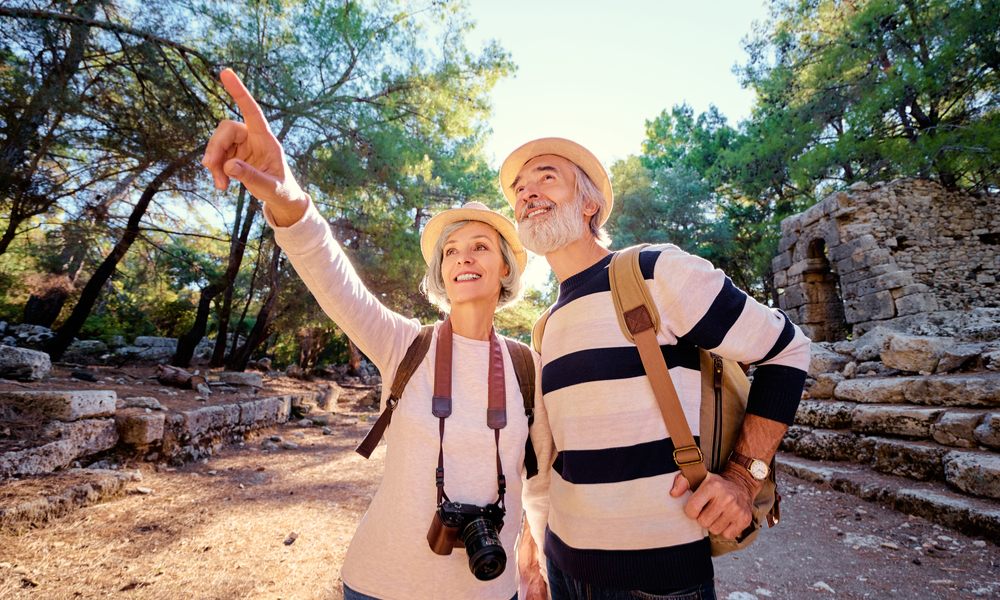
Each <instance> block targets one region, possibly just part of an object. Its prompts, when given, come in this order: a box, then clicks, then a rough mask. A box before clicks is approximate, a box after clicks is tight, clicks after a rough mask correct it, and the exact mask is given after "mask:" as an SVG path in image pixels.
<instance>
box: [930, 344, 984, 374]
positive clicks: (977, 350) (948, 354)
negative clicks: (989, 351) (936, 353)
mask: <svg viewBox="0 0 1000 600" xmlns="http://www.w3.org/2000/svg"><path fill="white" fill-rule="evenodd" d="M985 348H986V345H985V344H958V345H957V346H953V347H951V348H949V349H947V350H945V351H944V354H942V355H941V360H939V361H938V365H937V369H935V370H934V372H935V373H949V372H951V371H957V370H959V369H962V368H968V367H969V366H971V364H972V363H974V362H975V361H976V359H978V358H979V356H980V355H981V354H982V353H983V351H984V350H985Z"/></svg>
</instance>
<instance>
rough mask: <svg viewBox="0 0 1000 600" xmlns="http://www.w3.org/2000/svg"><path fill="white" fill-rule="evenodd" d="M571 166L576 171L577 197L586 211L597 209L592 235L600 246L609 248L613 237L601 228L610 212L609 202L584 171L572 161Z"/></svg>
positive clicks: (592, 221) (593, 218) (593, 220)
mask: <svg viewBox="0 0 1000 600" xmlns="http://www.w3.org/2000/svg"><path fill="white" fill-rule="evenodd" d="M570 164H571V165H573V168H574V169H575V170H576V197H577V198H580V199H581V200H582V201H583V207H584V209H586V208H593V207H596V208H597V212H595V213H594V214H593V215H591V216H590V235H591V236H593V238H594V240H596V241H597V244H598V245H600V246H603V247H605V248H607V247H608V246H609V245H611V237H610V236H608V231H607V230H606V229H604V227H601V224H602V223H603V221H604V219H603V217H604V215H605V214H607V212H608V201H607V199H605V198H604V194H602V193H601V190H599V189H597V186H596V185H594V182H593V181H591V179H590V176H588V175H587V174H586V173H585V172H584V171H583V169H581V168H580V167H578V166H577V165H576V163H574V162H572V161H570Z"/></svg>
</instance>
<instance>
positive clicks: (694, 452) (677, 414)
mask: <svg viewBox="0 0 1000 600" xmlns="http://www.w3.org/2000/svg"><path fill="white" fill-rule="evenodd" d="M645 246H646V245H645V244H643V245H639V246H632V247H631V248H626V249H625V250H622V251H620V252H617V253H616V254H615V256H614V257H613V258H612V259H611V266H610V267H609V277H610V279H611V297H612V300H613V301H614V303H615V310H616V312H617V314H618V324H619V326H620V327H621V330H622V333H623V334H624V335H625V337H626V339H628V340H629V341H630V342H632V343H634V344H635V345H636V347H637V348H638V349H639V355H640V357H641V358H642V364H643V367H644V368H645V370H646V376H647V377H648V378H649V382H650V385H651V386H652V388H653V393H654V394H655V396H656V401H657V404H658V405H659V407H660V413H661V414H662V416H663V422H664V424H665V425H666V427H667V433H668V434H669V435H670V437H671V439H672V440H673V441H674V447H675V448H676V450H675V451H674V456H673V460H674V462H676V463H677V466H678V467H679V468H680V470H681V472H682V473H683V474H684V476H685V477H686V478H687V480H688V481H689V482H690V483H691V489H692V490H694V489H697V488H698V485H700V484H701V482H702V481H703V480H704V479H705V476H706V475H707V473H708V471H711V472H713V473H718V472H720V471H721V470H722V467H724V466H725V463H726V461H727V460H728V459H729V455H730V454H732V452H733V448H734V447H735V445H736V438H737V437H739V433H740V429H741V427H742V426H743V416H744V414H745V413H746V406H747V395H748V393H749V391H750V382H749V381H748V380H747V377H746V374H745V372H744V369H743V368H742V365H740V364H739V363H737V362H735V361H731V360H728V359H724V358H722V357H720V356H717V355H715V354H712V353H711V352H708V351H707V350H703V349H701V348H699V349H698V353H699V355H700V357H701V426H700V431H701V438H700V447H699V446H696V445H695V443H694V436H692V435H691V428H690V427H688V424H687V419H685V418H684V412H683V410H682V409H681V404H680V400H679V399H678V398H677V391H676V390H675V389H674V385H673V382H672V381H671V379H670V373H669V371H668V370H667V365H666V362H665V361H664V359H663V354H662V353H661V351H660V346H659V344H658V343H657V341H656V332H657V331H659V329H660V313H659V311H657V309H656V303H655V302H653V298H652V295H651V294H650V293H649V287H648V286H647V285H646V280H645V279H644V278H643V276H642V271H641V270H640V268H639V253H640V252H641V251H642V249H643V248H644V247H645ZM548 316H549V313H548V311H545V312H544V313H542V316H541V317H539V319H538V321H536V322H535V326H534V328H532V331H531V343H532V346H533V347H534V349H535V351H536V352H540V351H541V346H542V335H543V333H544V331H545V322H546V321H547V320H548ZM706 460H707V461H708V466H707V467H706V464H705V461H706ZM780 501H781V497H780V495H778V493H777V489H776V487H775V479H774V461H773V460H772V461H771V473H770V475H769V476H768V478H767V480H766V481H764V487H763V488H761V490H760V492H759V493H758V494H757V497H756V498H755V499H754V507H753V515H752V519H751V521H750V525H749V526H748V527H747V528H746V529H745V530H744V531H743V533H741V534H740V535H739V537H737V539H735V540H729V539H726V538H724V537H722V536H718V535H715V534H711V535H710V537H711V544H712V556H722V555H723V554H726V553H729V552H732V551H734V550H742V549H743V548H746V547H747V546H749V545H750V544H751V543H753V541H754V540H755V539H757V535H758V533H760V529H761V527H762V526H763V524H764V522H767V524H768V525H769V526H771V527H773V526H774V525H776V524H777V523H778V519H779V518H780V514H781V511H780V508H779V503H780Z"/></svg>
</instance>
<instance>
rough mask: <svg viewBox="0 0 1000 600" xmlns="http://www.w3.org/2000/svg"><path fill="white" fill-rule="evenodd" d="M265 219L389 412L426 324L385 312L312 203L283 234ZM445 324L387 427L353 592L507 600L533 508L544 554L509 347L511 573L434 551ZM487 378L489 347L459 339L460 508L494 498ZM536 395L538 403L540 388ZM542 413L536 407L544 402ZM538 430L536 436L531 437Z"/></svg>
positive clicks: (454, 436) (449, 472) (401, 599)
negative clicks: (367, 363) (528, 485)
mask: <svg viewBox="0 0 1000 600" xmlns="http://www.w3.org/2000/svg"><path fill="white" fill-rule="evenodd" d="M264 214H265V218H266V219H267V222H268V224H270V225H271V227H272V228H274V231H275V240H276V241H277V243H278V244H279V245H280V246H281V248H282V250H284V251H285V254H286V255H287V256H288V258H289V260H290V261H291V263H292V265H293V266H294V267H295V270H296V271H297V272H298V274H299V275H300V276H301V277H302V280H303V281H304V282H305V284H306V286H308V288H309V290H310V291H311V292H312V293H313V295H314V296H315V298H316V300H317V301H318V302H319V304H320V306H321V307H322V308H323V310H324V311H325V312H326V313H327V315H329V316H330V318H331V319H333V321H334V322H335V323H337V325H338V326H339V327H340V328H341V329H342V330H343V331H344V332H345V333H346V334H347V336H348V337H349V338H350V339H351V340H352V341H353V342H354V343H355V344H356V345H357V346H358V348H360V349H361V350H362V351H363V352H364V353H365V355H366V356H367V357H368V358H369V359H370V360H372V362H373V363H374V364H375V365H376V366H377V367H378V369H379V372H380V373H381V374H382V376H383V380H384V382H385V384H384V385H383V386H382V407H383V409H384V407H385V405H386V398H388V396H389V390H390V385H389V382H391V381H392V380H393V378H394V377H395V375H396V368H397V367H398V365H399V363H400V361H402V359H403V355H404V354H405V353H406V350H407V348H408V347H409V346H410V343H411V342H412V341H413V340H414V339H415V338H416V337H417V334H418V332H419V330H420V323H419V322H418V321H417V320H416V319H407V318H405V317H403V316H402V315H399V314H397V313H394V312H392V311H391V310H389V309H387V308H386V307H385V306H383V305H382V304H381V303H380V302H379V301H378V299H377V298H375V296H373V295H372V294H371V293H370V292H369V291H368V290H367V289H366V288H365V286H364V284H363V283H362V282H361V280H360V279H359V278H358V276H357V274H356V273H355V271H354V268H353V267H352V266H351V264H350V262H349V261H348V260H347V257H346V256H345V255H344V253H343V251H342V250H341V248H340V245H339V244H338V243H337V242H336V241H335V240H334V239H333V236H332V234H331V232H330V228H329V226H328V224H327V223H326V221H325V220H324V219H323V218H322V216H321V215H320V214H319V212H318V211H317V210H316V208H315V206H313V205H312V204H311V203H310V207H309V209H308V211H307V212H306V214H305V215H304V216H303V217H302V219H301V220H299V221H298V222H297V223H295V224H293V225H291V226H289V227H277V226H276V225H275V224H274V221H273V219H272V218H271V216H270V213H269V212H268V211H267V210H266V209H265V211H264ZM439 327H440V323H438V324H437V325H436V326H435V332H434V337H433V339H432V343H431V347H430V350H428V352H427V356H426V357H425V358H424V360H423V362H422V363H421V364H420V366H419V367H418V368H417V370H416V371H415V372H414V374H413V376H412V378H411V379H410V381H409V383H408V384H407V386H406V390H405V391H404V392H403V395H402V397H401V398H400V402H399V405H398V407H397V408H396V411H395V414H394V415H393V417H392V423H391V425H390V426H389V428H388V429H387V430H386V435H385V439H386V458H385V474H384V476H383V479H382V484H381V486H380V487H379V489H378V492H377V493H376V494H375V497H374V498H373V500H372V503H371V505H370V506H369V508H368V512H367V513H366V514H365V516H364V518H363V519H362V520H361V524H360V525H359V526H358V530H357V532H356V533H355V535H354V538H353V539H352V540H351V544H350V547H349V548H348V550H347V555H346V557H345V559H344V566H343V569H342V570H341V577H342V579H343V581H344V583H346V584H347V585H348V586H349V587H351V588H352V589H354V590H355V591H358V592H361V593H362V594H366V595H369V596H374V597H376V598H380V599H382V600H411V599H415V598H420V599H423V598H426V599H442V600H444V599H449V600H450V599H452V598H478V599H483V600H509V599H510V598H511V597H512V596H513V595H514V593H515V592H516V591H517V587H518V577H517V545H518V541H519V538H518V532H519V529H520V520H521V514H522V508H523V507H525V506H526V507H527V508H528V518H529V522H530V524H531V526H532V534H533V535H532V537H534V538H535V539H536V541H537V542H538V544H539V547H540V548H541V542H542V536H543V535H544V531H545V519H546V516H547V514H548V498H547V495H544V494H543V495H540V496H539V497H538V498H535V499H533V500H532V501H530V502H528V503H527V504H526V505H522V501H521V491H522V487H523V486H522V477H523V476H524V475H523V474H524V446H525V440H526V438H527V436H528V424H527V419H526V418H525V416H524V409H523V401H522V398H521V392H520V388H519V386H518V384H517V379H516V376H515V373H514V368H513V366H512V363H511V359H510V356H509V355H508V353H507V348H506V345H505V344H501V348H502V351H503V355H504V374H505V381H506V386H505V391H506V398H507V426H506V427H505V428H504V429H502V430H501V431H500V456H501V461H502V464H503V470H504V474H505V476H506V479H507V493H506V495H505V502H506V507H507V514H506V517H505V518H504V525H503V529H502V530H501V532H500V540H501V543H502V544H503V547H504V550H505V552H506V553H507V567H506V569H505V570H504V572H503V574H502V575H501V576H500V577H498V578H496V579H494V580H492V581H485V582H484V581H479V580H478V579H476V578H475V576H474V575H473V574H472V572H471V571H470V569H469V562H468V556H467V554H466V552H465V550H464V549H461V548H457V549H455V550H454V551H453V552H452V553H451V555H448V556H441V555H438V554H435V553H433V552H432V551H431V549H430V547H429V545H428V543H427V530H428V528H429V527H430V524H431V519H432V517H433V515H434V512H435V510H436V508H437V488H436V485H435V477H434V471H435V469H436V467H437V457H438V442H439V434H438V424H439V420H438V418H436V417H434V416H433V415H432V414H431V396H432V395H433V388H434V363H435V348H436V347H437V341H438V340H437V333H438V329H439ZM534 359H535V360H534V362H535V364H534V367H535V369H536V370H537V369H538V356H537V355H534ZM488 371H489V342H488V341H480V340H473V339H468V338H464V337H461V336H459V335H455V336H454V337H453V356H452V406H453V409H452V410H453V412H452V415H451V416H450V417H448V418H447V419H446V423H445V435H444V476H445V491H446V493H447V494H448V497H449V498H450V499H451V500H452V501H454V502H462V503H472V504H476V505H479V506H485V505H487V504H490V503H492V502H495V501H496V499H497V472H496V445H495V441H494V436H493V432H492V430H490V429H489V428H488V427H487V426H486V408H487V396H488V394H487V379H488ZM536 390H537V394H536V396H537V398H538V399H540V396H541V385H537V386H536ZM536 405H540V402H538V400H537V399H536ZM543 411H544V409H543ZM536 423H541V424H543V425H542V426H543V427H547V425H548V418H547V417H546V416H545V414H544V412H543V413H542V414H538V412H537V411H536ZM536 429H537V427H535V426H533V427H532V438H533V439H534V437H535V434H536V431H535V430H536ZM539 433H540V432H539ZM543 437H544V438H545V439H550V437H551V434H550V433H548V432H546V433H545V434H544V436H543ZM538 460H539V465H540V466H541V468H540V471H541V472H540V474H539V475H537V477H539V478H545V479H547V478H548V475H549V469H548V468H547V466H548V465H550V464H551V456H550V455H549V454H548V453H547V452H540V453H539V455H538ZM519 474H520V475H521V477H518V476H517V475H519ZM532 481H534V478H533V479H532ZM540 483H541V482H540ZM545 487H547V486H542V488H543V489H544V488H545Z"/></svg>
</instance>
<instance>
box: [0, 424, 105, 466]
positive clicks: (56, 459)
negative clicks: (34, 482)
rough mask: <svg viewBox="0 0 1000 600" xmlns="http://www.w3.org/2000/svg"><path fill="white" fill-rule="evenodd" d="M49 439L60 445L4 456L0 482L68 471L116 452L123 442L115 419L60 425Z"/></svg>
mask: <svg viewBox="0 0 1000 600" xmlns="http://www.w3.org/2000/svg"><path fill="white" fill-rule="evenodd" d="M46 436H47V437H51V438H53V439H56V441H54V442H49V443H47V444H43V445H41V446H36V447H34V448H27V449H25V450H15V451H11V452H4V453H3V454H0V480H3V479H4V478H7V477H12V476H25V475H41V474H44V473H51V472H53V471H56V470H59V469H65V468H67V467H69V466H70V464H71V463H72V462H73V461H74V460H76V459H78V458H80V457H83V456H89V455H91V454H97V453H98V452H102V451H104V450H110V449H111V448H114V447H115V445H116V444H117V443H118V439H119V438H118V429H117V428H116V427H115V421H114V419H84V420H82V421H74V422H73V423H61V422H56V423H52V424H51V425H50V426H49V427H48V428H47V429H46Z"/></svg>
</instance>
